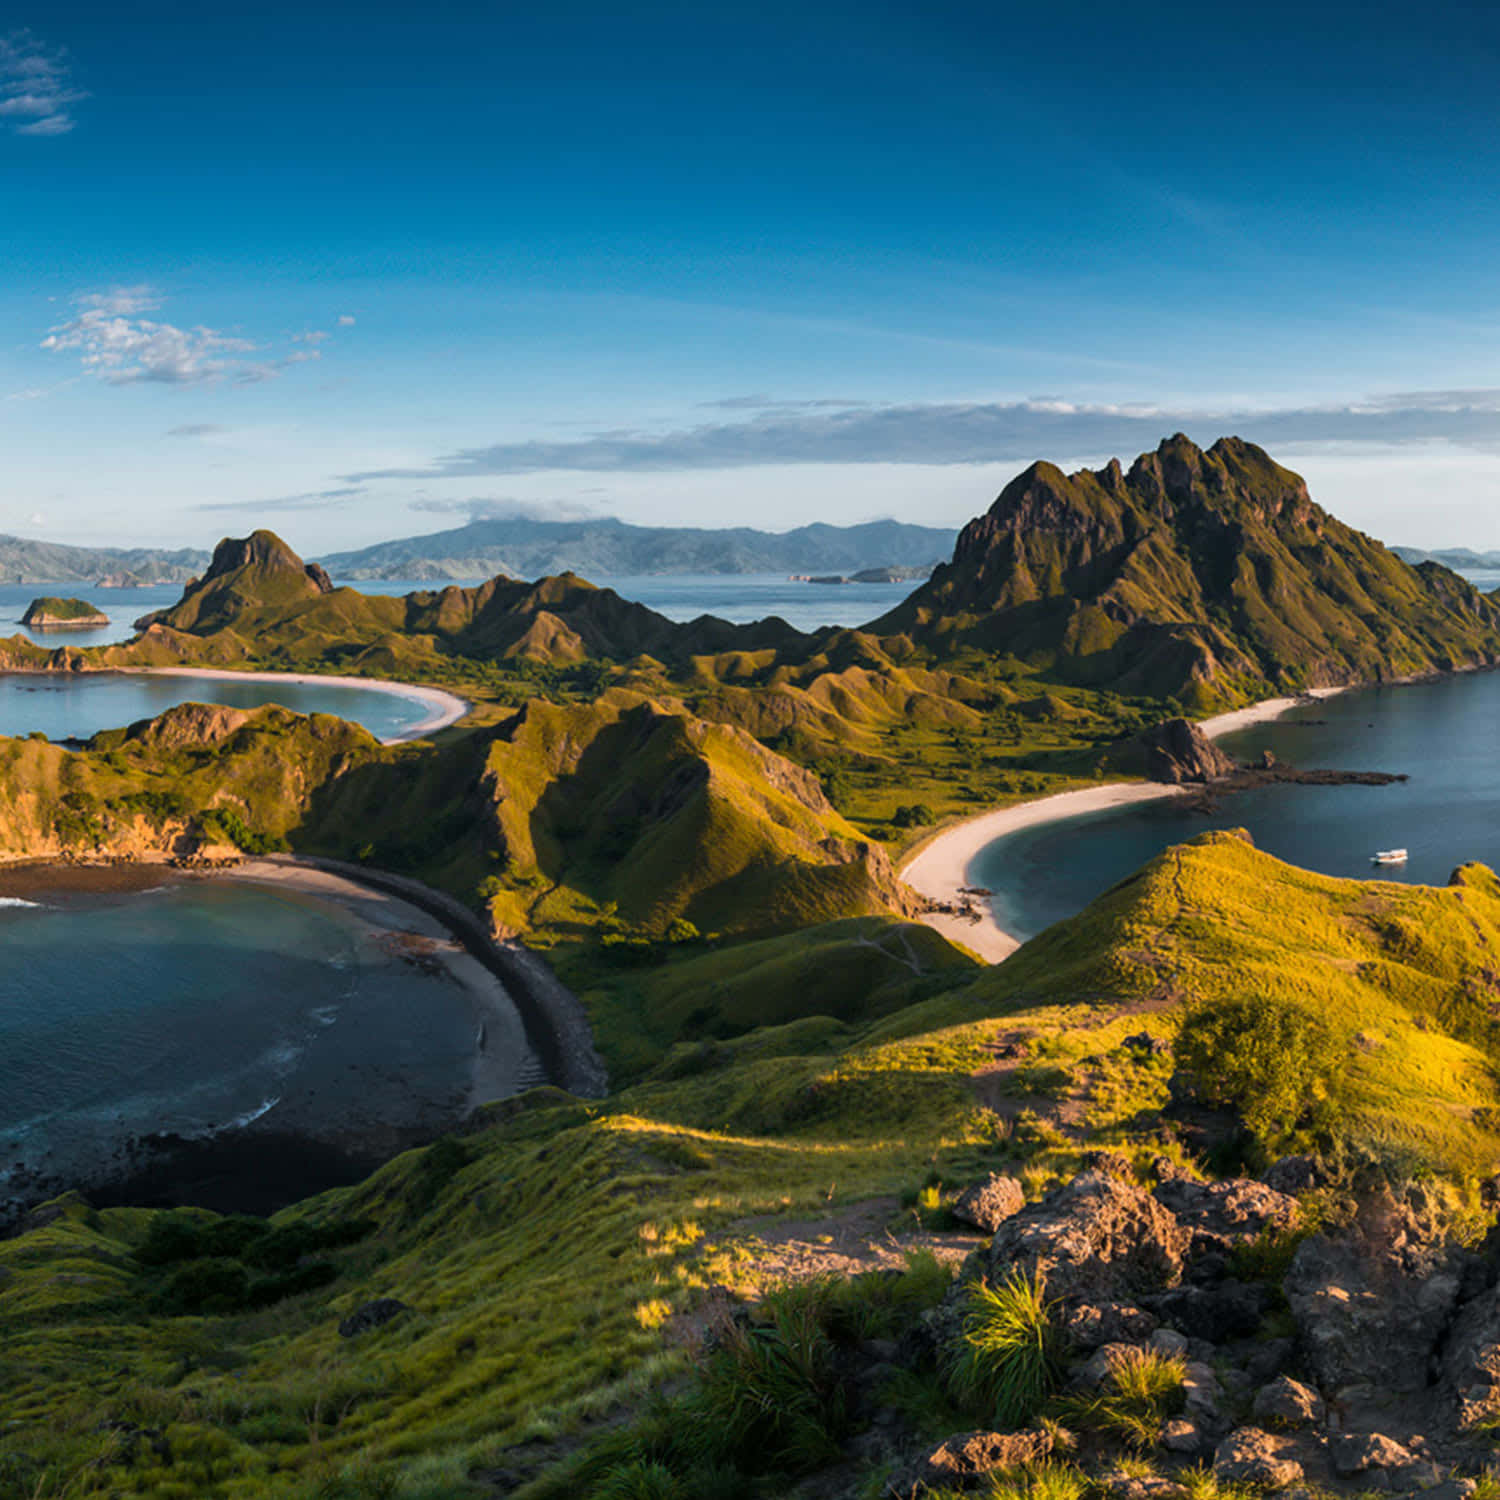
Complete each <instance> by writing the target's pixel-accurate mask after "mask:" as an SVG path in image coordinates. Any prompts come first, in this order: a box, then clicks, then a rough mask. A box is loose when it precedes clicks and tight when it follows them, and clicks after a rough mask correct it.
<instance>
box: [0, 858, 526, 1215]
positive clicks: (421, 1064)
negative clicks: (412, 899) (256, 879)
mask: <svg viewBox="0 0 1500 1500" xmlns="http://www.w3.org/2000/svg"><path fill="white" fill-rule="evenodd" d="M22 878H23V877H22V876H20V875H18V874H15V873H13V874H11V875H10V876H9V877H8V881H7V886H8V889H10V890H12V891H14V890H16V889H17V882H18V880H20V879H22ZM97 883H98V882H97V881H96V882H95V884H97ZM136 883H137V884H139V877H136ZM481 1011H482V1013H481ZM481 1026H483V1027H484V1028H485V1035H486V1050H487V1054H488V1055H489V1057H490V1065H489V1067H488V1069H487V1075H488V1077H489V1079H490V1081H491V1082H492V1083H493V1082H494V1080H495V1078H496V1076H497V1073H496V1068H497V1067H498V1068H499V1070H500V1072H499V1075H498V1076H500V1077H502V1078H503V1076H504V1071H505V1069H506V1068H507V1067H508V1068H509V1069H510V1072H511V1073H512V1075H513V1078H514V1081H516V1082H517V1085H518V1086H521V1085H523V1084H524V1083H525V1082H529V1081H535V1072H536V1066H535V1063H534V1060H533V1059H532V1057H531V1053H530V1051H529V1049H528V1048H527V1046H526V1044H525V1040H524V1032H523V1031H522V1028H521V1024H520V1019H519V1016H518V1015H516V1014H515V1012H514V1009H513V1007H510V1006H509V1004H508V1002H504V1001H497V1002H496V1003H494V1004H488V1003H487V1004H484V1005H483V1006H482V1007H481V1006H480V1005H479V1004H478V1003H477V1002H476V1001H475V999H474V998H473V997H472V996H471V995H470V993H469V992H468V991H467V990H466V989H465V988H463V987H462V986H460V985H459V984H457V983H456V982H454V980H453V979H452V978H451V977H448V976H447V975H446V974H443V973H435V972H430V971H429V970H428V969H426V968H423V967H419V966H416V965H414V964H413V963H412V962H410V961H409V960H408V959H406V958H403V957H402V955H401V953H400V952H399V950H398V948H397V947H396V945H395V944H394V943H393V942H392V940H391V939H390V937H389V936H388V935H382V934H379V933H376V932H374V931H372V930H371V928H370V927H368V926H367V925H366V924H365V923H363V922H361V921H359V920H358V919H357V918H356V917H355V916H354V915H353V914H351V913H350V912H349V911H348V910H346V909H345V908H344V907H343V906H341V905H339V904H336V903H333V902H329V901H325V900H322V899H320V898H318V897H314V896H310V895H305V894H302V893H300V892H292V891H284V890H281V889H275V890H272V889H267V888H264V887H260V886H255V885H252V884H249V883H244V882H236V881H230V880H183V879H180V878H179V879H173V878H171V877H166V878H165V879H164V882H163V883H162V884H160V885H158V886H154V887H153V886H147V887H145V888H144V889H141V888H137V889H125V890H108V889H104V890H100V889H92V890H88V889H83V890H78V889H73V890H70V889H67V888H66V886H63V887H61V888H59V887H58V885H57V882H56V877H55V872H53V878H52V879H51V880H42V879H39V880H38V885H37V888H36V889H35V891H34V892H33V893H32V894H31V895H30V896H17V895H14V894H13V895H9V896H7V897H5V898H3V900H0V1058H3V1059H4V1067H3V1069H0V1204H3V1200H5V1199H6V1198H7V1197H9V1196H10V1192H11V1191H14V1190H15V1189H16V1187H17V1184H18V1183H19V1182H20V1181H21V1179H22V1178H23V1177H24V1175H25V1173H26V1172H27V1171H30V1172H40V1173H46V1174H49V1175H60V1176H61V1177H63V1178H67V1177H68V1176H69V1175H70V1174H78V1173H81V1174H84V1175H87V1174H88V1173H89V1172H91V1171H93V1170H95V1169H97V1168H98V1167H99V1166H100V1165H101V1164H107V1163H109V1162H111V1161H113V1160H115V1159H116V1153H117V1152H118V1151H119V1149H120V1147H121V1146H122V1145H123V1144H124V1143H125V1142H127V1141H129V1140H132V1139H134V1138H136V1137H139V1136H140V1135H142V1134H145V1133H149V1132H173V1133H176V1134H180V1135H183V1136H186V1137H203V1136H208V1135H212V1134H213V1133H215V1132H219V1131H225V1130H231V1129H234V1128H236V1127H242V1126H245V1125H247V1124H250V1123H252V1122H254V1123H255V1124H256V1125H257V1127H258V1128H261V1129H270V1128H274V1129H276V1130H278V1131H281V1132H284V1133H295V1134H299V1135H306V1136H310V1137H313V1138H316V1139H322V1140H328V1141H338V1142H350V1141H358V1142H359V1143H361V1144H362V1145H366V1146H369V1147H373V1148H376V1149H378V1147H379V1146H380V1145H381V1144H383V1143H387V1142H390V1143H395V1142H397V1141H399V1139H400V1138H401V1137H402V1135H403V1133H407V1132H410V1133H415V1134H417V1135H421V1134H424V1133H426V1134H431V1133H435V1132H436V1131H438V1130H441V1129H443V1128H447V1127H449V1126H451V1125H452V1124H453V1123H454V1122H456V1120H457V1119H458V1118H459V1117H461V1115H462V1114H463V1113H464V1111H465V1109H466V1108H467V1106H468V1103H469V1100H470V1088H471V1084H472V1082H473V1077H474V1065H475V1053H476V1042H477V1039H478V1036H479V1033H480V1028H481ZM497 1057H498V1059H499V1061H498V1062H497V1060H496V1059H497ZM508 1091H510V1090H508V1089H506V1088H504V1087H502V1088H500V1089H499V1090H498V1091H497V1092H499V1093H504V1092H508ZM7 1182H9V1183H10V1189H9V1190H8V1189H7Z"/></svg>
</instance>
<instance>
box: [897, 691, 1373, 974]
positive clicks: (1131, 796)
mask: <svg viewBox="0 0 1500 1500" xmlns="http://www.w3.org/2000/svg"><path fill="white" fill-rule="evenodd" d="M1344 691H1346V690H1345V689H1344V688H1314V689H1313V690H1312V691H1311V692H1310V693H1308V694H1306V695H1304V697H1301V698H1267V699H1265V700H1264V701H1263V702H1261V703H1253V704H1251V705H1250V707H1249V708H1238V709H1235V710H1234V711H1233V712H1232V713H1225V714H1216V715H1215V716H1214V717H1213V718H1210V719H1204V720H1202V721H1201V722H1200V723H1199V725H1198V727H1199V728H1200V729H1201V730H1202V731H1203V732H1204V733H1205V734H1206V735H1207V736H1208V737H1209V739H1218V738H1219V737H1220V736H1221V735H1226V734H1233V733H1235V732H1236V731H1237V730H1241V729H1249V728H1250V727H1251V726H1252V725H1255V724H1263V723H1265V722H1267V721H1268V720H1270V719H1275V718H1278V717H1279V716H1280V715H1282V714H1284V713H1285V712H1286V711H1287V710H1288V709H1290V708H1295V707H1296V706H1297V705H1298V704H1299V703H1302V702H1305V701H1306V698H1308V697H1312V698H1329V697H1332V696H1333V695H1334V694H1335V693H1341V692H1344ZM1185 790H1187V789H1186V788H1184V787H1177V786H1163V785H1160V784H1158V783H1156V782H1147V781H1112V782H1107V783H1106V784H1105V785H1103V786H1091V787H1083V788H1080V789H1079V790H1078V791H1074V792H1058V793H1056V794H1054V795H1053V796H1051V797H1039V798H1037V800H1036V801H1034V802H1021V803H1017V804H1016V805H1015V806H1014V807H1001V808H996V809H995V810H994V811H993V812H987V813H980V814H979V815H978V816H977V817H973V818H969V819H967V820H965V821H964V822H962V823H957V824H955V825H954V826H953V827H952V828H947V829H944V830H943V832H941V833H939V834H937V835H936V836H935V837H934V838H932V839H931V840H930V841H929V842H928V843H926V844H924V845H922V846H921V847H920V848H919V849H918V850H917V853H916V854H915V855H914V856H913V857H912V859H911V860H910V861H909V862H908V863H907V864H906V865H905V867H904V868H903V869H902V870H901V878H902V879H903V880H904V881H905V882H906V883H907V885H909V886H910V887H911V888H912V889H913V890H914V891H916V892H917V894H918V895H920V896H925V897H927V899H928V900H929V901H943V902H955V901H958V900H959V899H960V896H959V890H960V887H963V886H966V885H968V884H969V877H968V871H969V866H970V865H971V864H972V863H973V862H974V860H975V859H976V858H977V857H978V855H979V853H980V851H981V850H983V849H985V848H987V847H988V846H989V845H990V844H992V843H994V841H995V840H996V839H999V838H1004V837H1005V836H1006V835H1007V834H1011V833H1019V832H1020V831H1021V830H1022V829H1023V828H1036V827H1038V826H1040V825H1041V824H1044V823H1056V822H1060V821H1061V820H1062V819H1064V818H1077V817H1082V816H1083V815H1084V814H1086V813H1095V812H1104V811H1106V810H1107V809H1109V808H1112V807H1123V806H1125V805H1126V804H1128V803H1134V802H1155V801H1158V800H1160V799H1161V798H1163V797H1177V796H1181V795H1182V794H1183V792H1184V791H1185ZM971 904H972V907H973V910H974V911H975V912H977V913H978V920H977V921H973V920H970V919H969V918H967V917H960V916H953V915H949V914H947V913H945V912H933V913H930V914H928V915H926V916H924V917H923V918H922V921H924V922H925V923H926V924H927V925H928V926H929V927H931V928H933V929H934V930H936V931H937V932H940V933H942V935H943V936H944V937H945V938H947V939H948V940H949V941H950V942H955V943H960V944H962V945H963V946H964V947H965V948H967V949H968V950H969V951H970V952H971V953H974V954H977V955H978V956H979V957H980V958H982V959H984V960H985V962H986V963H992V964H997V963H1000V962H1001V961H1002V960H1003V959H1006V958H1008V957H1009V956H1010V955H1011V954H1012V953H1014V952H1015V951H1016V949H1017V948H1019V947H1020V946H1021V944H1020V940H1019V939H1017V938H1015V937H1012V936H1011V934H1010V933H1008V932H1006V931H1005V930H1004V929H1003V928H1001V926H1000V925H999V923H997V922H996V921H995V918H994V915H993V913H992V912H991V911H990V909H989V904H988V902H987V901H986V899H985V898H984V897H983V896H975V897H973V898H972V903H971Z"/></svg>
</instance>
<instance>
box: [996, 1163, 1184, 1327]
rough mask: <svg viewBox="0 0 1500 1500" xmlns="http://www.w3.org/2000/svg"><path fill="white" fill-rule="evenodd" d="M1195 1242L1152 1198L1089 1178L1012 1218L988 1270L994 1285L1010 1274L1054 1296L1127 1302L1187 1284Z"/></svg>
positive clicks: (1097, 1175)
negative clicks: (1039, 1281) (1041, 1284)
mask: <svg viewBox="0 0 1500 1500" xmlns="http://www.w3.org/2000/svg"><path fill="white" fill-rule="evenodd" d="M1189 1241H1190V1236H1189V1234H1188V1232H1187V1230H1185V1229H1184V1228H1183V1227H1182V1226H1181V1225H1180V1224H1179V1223H1178V1222H1177V1220H1176V1219H1175V1218H1174V1217H1173V1216H1172V1214H1171V1213H1169V1212H1168V1211H1167V1210H1166V1209H1165V1208H1163V1207H1162V1206H1161V1204H1160V1203H1158V1202H1157V1201H1156V1199H1154V1198H1153V1197H1152V1196H1151V1195H1150V1194H1149V1193H1147V1192H1145V1191H1144V1190H1143V1189H1141V1188H1138V1187H1135V1186H1133V1185H1132V1184H1130V1183H1127V1182H1122V1181H1120V1179H1119V1178H1117V1177H1111V1176H1108V1175H1106V1174H1105V1173H1102V1172H1087V1173H1085V1174H1083V1175H1082V1176H1081V1177H1075V1178H1074V1179H1073V1180H1072V1182H1070V1183H1069V1184H1068V1185H1067V1186H1066V1187H1065V1188H1063V1189H1061V1190H1060V1191H1059V1192H1057V1193H1055V1194H1054V1195H1053V1196H1051V1197H1050V1198H1048V1199H1046V1200H1045V1201H1044V1202H1042V1203H1038V1204H1033V1205H1032V1206H1031V1207H1029V1208H1025V1209H1023V1210H1022V1211H1021V1212H1020V1213H1018V1214H1016V1215H1015V1216H1014V1217H1012V1218H1009V1219H1007V1220H1006V1221H1005V1222H1004V1223H1003V1224H1002V1225H1001V1226H1000V1229H999V1231H998V1232H997V1233H996V1235H995V1238H994V1239H993V1240H992V1241H991V1243H990V1247H989V1250H988V1252H986V1254H985V1256H984V1272H985V1274H986V1275H988V1276H990V1277H991V1279H994V1278H996V1277H998V1276H1002V1275H1004V1274H1006V1273H1007V1272H1010V1271H1018V1272H1020V1273H1021V1274H1023V1275H1026V1276H1036V1277H1041V1278H1043V1279H1044V1280H1045V1281H1046V1285H1047V1291H1048V1294H1049V1295H1050V1296H1053V1297H1060V1298H1068V1299H1073V1300H1076V1301H1085V1300H1090V1301H1098V1300H1101V1299H1102V1300H1106V1301H1120V1300H1126V1301H1128V1300H1130V1299H1131V1298H1132V1297H1134V1296H1135V1295H1137V1294H1138V1293H1141V1292H1146V1291H1154V1290H1157V1289H1160V1288H1162V1287H1166V1286H1171V1285H1174V1284H1175V1283H1176V1282H1177V1281H1178V1280H1180V1278H1181V1276H1182V1264H1183V1257H1184V1256H1185V1255H1186V1253H1187V1249H1188V1244H1189Z"/></svg>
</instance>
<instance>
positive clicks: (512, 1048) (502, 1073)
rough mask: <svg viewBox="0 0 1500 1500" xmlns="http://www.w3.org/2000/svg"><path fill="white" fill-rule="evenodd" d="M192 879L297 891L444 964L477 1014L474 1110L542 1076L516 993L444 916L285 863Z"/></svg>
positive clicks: (264, 862) (257, 863)
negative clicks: (347, 914)
mask: <svg viewBox="0 0 1500 1500" xmlns="http://www.w3.org/2000/svg"><path fill="white" fill-rule="evenodd" d="M182 875H183V877H184V878H187V879H208V880H234V881H244V882H248V883H251V884H255V885H265V886H273V887H276V888H278V889H280V890H292V891H297V892H299V893H301V894H304V895H309V896H317V897H319V898H321V899H322V900H324V901H331V902H334V903H335V904H336V905H338V906H340V907H342V908H343V909H344V910H345V911H346V912H348V913H350V914H351V915H352V916H354V917H356V918H357V919H358V920H359V922H360V923H361V924H362V925H363V926H364V927H365V929H366V930H367V931H368V932H370V933H371V934H373V935H374V936H375V937H376V938H377V939H381V940H385V941H387V942H389V943H392V944H393V945H397V946H398V948H399V949H400V950H403V951H406V952H409V953H410V954H411V955H412V956H413V957H414V958H416V959H418V960H419V961H424V962H427V963H437V964H440V965H441V966H442V968H443V969H444V970H445V971H446V973H447V975H448V977H449V978H450V979H451V980H452V981H453V982H454V983H455V984H456V985H457V986H458V987H459V988H460V989H461V990H462V991H463V992H464V994H465V997H466V998H467V1000H468V1002H469V1005H470V1007H471V1010H472V1012H473V1017H474V1027H475V1039H476V1040H475V1048H474V1064H473V1071H472V1074H471V1076H470V1082H469V1094H468V1102H467V1106H466V1108H467V1109H470V1110H472V1109H477V1108H479V1107H480V1106H481V1105H484V1104H493V1103H494V1102H495V1101H496V1100H499V1099H508V1098H510V1097H511V1096H512V1095H513V1094H515V1093H517V1092H518V1091H519V1088H524V1087H528V1086H530V1084H531V1083H533V1082H536V1081H538V1079H540V1078H541V1077H542V1076H543V1074H542V1067H541V1063H540V1061H539V1060H538V1059H537V1058H536V1056H535V1054H534V1053H533V1052H532V1050H531V1047H530V1044H529V1042H528V1040H527V1037H526V1030H525V1026H524V1024H523V1023H522V1020H521V1016H520V1012H519V1011H518V1010H517V1008H516V1004H515V1001H514V1000H513V999H512V997H511V995H510V992H509V991H508V990H507V989H506V988H505V986H504V984H503V983H502V982H501V981H500V979H499V978H498V977H497V976H496V975H495V974H493V973H491V972H490V970H489V969H487V968H486V967H485V966H484V965H483V964H482V963H480V962H479V960H478V959H477V958H475V957H474V955H473V954H472V953H470V952H469V951H468V949H467V948H465V947H464V945H463V944H462V943H461V942H460V941H459V940H458V939H457V937H455V936H454V934H453V932H452V931H451V930H450V929H449V928H448V927H447V926H446V925H445V924H444V923H443V922H442V921H440V920H439V919H438V918H437V917H434V916H433V915H431V914H430V913H428V912H426V911H423V910H422V909H421V907H419V906H414V905H413V904H412V903H411V902H409V901H403V900H402V899H401V898H400V897H399V896H395V895H392V894H391V893H389V892H388V891H382V890H377V889H375V888H374V887H373V886H370V885H366V884H364V883H362V882H360V881H357V880H351V879H349V878H347V877H345V876H342V875H336V874H334V873H332V872H331V871H328V870H321V869H316V868H313V867H311V866H307V865H303V864H292V863H289V862H284V861H280V860H276V861H273V860H269V859H247V860H245V861H243V862H242V863H241V864H237V865H229V866H226V867H224V868H223V869H219V870H205V871H191V870H189V871H184V872H182Z"/></svg>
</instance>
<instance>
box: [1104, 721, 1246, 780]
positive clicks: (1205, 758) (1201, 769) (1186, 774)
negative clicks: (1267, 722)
mask: <svg viewBox="0 0 1500 1500" xmlns="http://www.w3.org/2000/svg"><path fill="white" fill-rule="evenodd" d="M1114 759H1115V760H1116V761H1117V763H1118V766H1119V768H1120V769H1121V770H1129V771H1135V772H1136V773H1137V774H1139V775H1142V776H1144V777H1145V778H1146V780H1147V781H1160V782H1164V783H1166V784H1167V785H1169V786H1181V785H1183V784H1184V783H1197V784H1203V783H1206V782H1210V781H1217V780H1218V779H1219V778H1220V777H1221V776H1231V775H1233V774H1234V772H1236V771H1237V770H1238V769H1239V763H1238V762H1237V761H1236V760H1235V759H1234V757H1233V756H1232V755H1226V754H1225V752H1224V751H1222V750H1221V749H1219V747H1218V746H1217V745H1216V744H1214V742H1213V741H1212V740H1211V739H1209V737H1208V736H1207V735H1206V734H1204V732H1203V731H1202V730H1201V729H1200V728H1199V727H1198V726H1197V725H1196V724H1194V723H1192V722H1190V721H1189V720H1187V719H1167V720H1165V721H1164V722H1162V723H1160V724H1153V725H1152V726H1151V728H1150V729H1147V730H1143V731H1142V732H1141V733H1140V734H1138V735H1137V736H1136V737H1135V739H1133V740H1132V741H1131V742H1130V743H1129V744H1128V745H1127V746H1126V747H1125V748H1124V750H1122V751H1120V752H1118V753H1117V755H1116V756H1115V757H1114Z"/></svg>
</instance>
